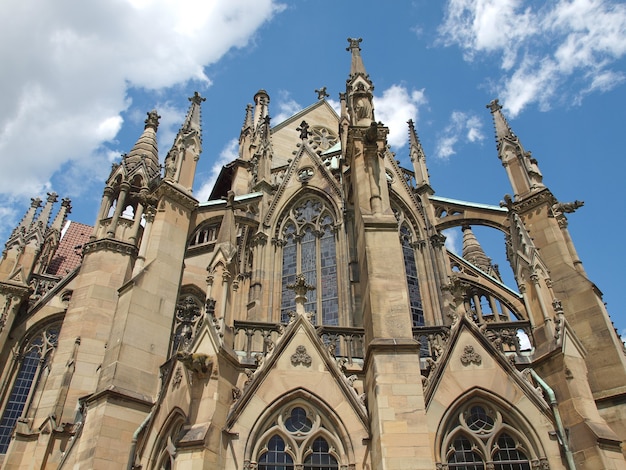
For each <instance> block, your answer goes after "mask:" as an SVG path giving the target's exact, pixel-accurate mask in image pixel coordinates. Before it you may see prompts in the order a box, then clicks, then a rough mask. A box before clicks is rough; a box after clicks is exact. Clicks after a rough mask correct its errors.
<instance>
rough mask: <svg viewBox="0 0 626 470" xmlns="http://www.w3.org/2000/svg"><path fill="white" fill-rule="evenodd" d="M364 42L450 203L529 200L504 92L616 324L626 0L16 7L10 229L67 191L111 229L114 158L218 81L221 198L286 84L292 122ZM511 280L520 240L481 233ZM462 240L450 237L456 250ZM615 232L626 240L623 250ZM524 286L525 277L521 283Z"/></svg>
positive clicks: (209, 137) (386, 112) (206, 110)
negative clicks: (106, 215)
mask: <svg viewBox="0 0 626 470" xmlns="http://www.w3.org/2000/svg"><path fill="white" fill-rule="evenodd" d="M347 37H362V38H363V42H362V44H361V46H362V55H363V58H364V61H365V66H366V68H367V71H368V73H369V74H370V76H371V78H372V80H373V81H374V84H375V86H376V89H375V95H376V97H375V106H376V118H377V120H381V121H383V122H384V123H385V124H386V125H388V126H389V127H390V129H391V134H390V143H391V144H392V147H393V150H394V151H395V152H396V153H397V157H398V158H399V159H400V160H401V162H402V163H403V164H404V165H405V166H410V165H409V164H408V160H407V144H406V141H407V128H406V124H405V123H406V121H407V120H408V119H409V118H412V119H413V120H414V121H415V122H416V128H417V131H418V133H419V136H420V138H421V141H422V144H423V146H424V149H425V151H426V154H427V158H428V165H429V169H430V174H431V183H432V185H433V187H434V189H435V191H436V194H437V195H438V196H443V197H451V198H457V199H463V200H468V201H474V202H480V203H486V204H495V205H497V204H498V203H499V201H500V200H502V198H503V195H504V194H506V193H510V192H511V188H510V185H509V183H508V181H507V178H506V174H505V171H504V169H503V168H502V166H501V165H500V162H499V160H498V158H497V154H496V150H495V144H494V132H493V127H492V122H491V115H490V113H489V111H488V110H487V109H486V108H485V105H486V104H487V103H488V102H489V101H490V100H491V99H493V98H496V97H498V98H499V99H500V102H501V103H502V104H503V105H504V110H505V113H506V115H507V117H508V119H509V123H510V124H511V127H512V128H513V130H514V132H515V133H516V134H517V135H518V136H519V138H520V139H521V142H522V143H523V145H524V146H525V148H526V149H527V150H531V151H532V152H533V156H534V157H535V158H537V160H538V162H539V166H540V168H541V170H542V172H543V174H544V182H545V183H546V184H547V185H548V187H549V188H550V189H551V190H552V192H553V193H554V194H555V195H556V197H557V198H558V199H559V200H561V201H564V202H568V201H573V200H575V199H578V200H583V201H585V206H584V207H583V208H581V209H579V210H578V211H577V212H576V213H574V214H571V215H569V221H570V225H569V227H570V231H571V234H572V237H573V239H574V243H575V245H576V248H577V249H578V252H579V255H580V258H581V259H582V261H583V263H584V266H585V268H586V270H587V273H588V275H589V277H590V278H591V279H592V280H593V281H594V282H595V283H596V284H597V285H598V287H599V288H600V290H602V291H603V293H604V299H605V301H606V302H607V304H608V308H609V312H610V313H611V315H612V319H613V321H614V322H615V324H616V327H617V328H618V329H619V330H620V331H621V332H622V333H626V313H624V312H622V311H621V310H620V309H619V305H620V299H619V292H620V291H621V289H622V288H623V281H624V274H623V270H622V266H624V265H626V255H625V252H624V249H623V247H622V246H621V245H620V243H621V242H620V243H617V242H619V241H620V240H623V238H622V237H623V235H620V233H621V234H623V233H624V232H625V231H626V217H625V214H624V212H625V209H624V207H626V206H625V203H626V196H625V194H624V184H623V182H622V179H623V173H624V170H626V164H625V163H624V160H625V157H626V151H625V150H624V145H623V144H622V138H623V136H624V135H625V132H624V130H625V129H624V128H625V126H626V124H625V123H626V110H625V105H626V58H625V56H626V5H625V4H624V3H622V2H616V1H608V0H604V1H603V0H552V1H545V2H538V1H523V0H499V1H497V0H448V1H445V2H444V1H441V2H433V1H432V0H415V1H412V2H410V1H393V2H379V1H369V0H366V1H361V2H347V1H336V0H333V1H330V0H292V1H282V2H280V1H273V0H255V1H246V0H213V1H208V0H199V1H192V0H179V1H176V2H174V1H165V0H155V1H150V0H116V1H104V0H103V1H94V2H74V1H70V0H54V1H49V2H43V3H42V2H38V1H36V0H5V1H3V2H2V6H0V60H1V62H0V63H1V64H2V67H1V71H0V86H1V87H2V90H3V93H2V95H0V162H1V164H2V171H1V172H0V239H2V240H5V239H6V237H7V235H8V233H9V232H10V230H11V229H12V228H13V227H14V226H15V224H16V223H17V222H18V221H19V219H20V218H21V216H22V215H23V214H24V212H25V210H26V208H27V207H28V204H29V201H30V198H31V197H36V196H39V197H45V193H46V192H47V191H56V192H58V193H59V194H60V195H61V196H62V197H70V198H71V199H72V201H73V211H72V214H71V216H70V217H71V218H72V219H73V220H77V221H79V222H83V223H87V224H93V222H94V217H95V213H96V211H97V207H98V204H99V201H100V197H101V194H102V189H103V183H104V181H105V179H106V177H107V176H108V172H109V170H110V167H111V163H112V162H115V161H117V160H119V155H120V154H121V153H122V152H127V151H129V150H130V148H131V147H132V145H133V143H134V141H135V139H136V138H137V137H138V135H139V133H140V132H141V130H142V129H143V120H144V119H145V113H146V111H149V110H150V109H152V108H155V107H156V108H157V109H158V111H159V114H160V115H161V116H162V119H161V125H160V128H159V139H160V142H159V145H160V149H161V154H162V155H163V154H164V153H165V152H166V151H167V150H168V149H169V147H170V145H171V143H172V139H173V137H174V135H175V133H176V131H177V130H178V127H179V126H180V124H181V122H182V119H183V117H184V114H185V111H186V108H187V104H188V102H187V99H186V98H187V97H188V96H191V95H192V94H193V91H194V90H198V91H199V92H200V93H201V94H202V95H203V96H205V97H206V98H207V101H206V102H205V103H204V105H203V125H204V150H203V154H202V157H201V160H200V162H199V165H198V172H197V175H196V185H195V189H194V191H195V192H196V195H197V196H198V197H199V198H200V199H203V198H206V197H207V195H208V191H209V188H210V186H211V181H212V180H213V178H214V177H215V174H216V171H217V170H218V169H219V167H220V166H221V165H222V164H223V163H225V162H226V161H228V160H230V159H231V158H232V156H233V139H236V138H238V134H239V130H240V127H241V124H242V122H243V118H244V110H245V106H246V104H247V103H249V102H250V101H252V97H253V96H254V94H255V93H256V91H257V90H258V89H260V88H264V89H266V90H267V91H268V93H269V95H270V98H271V103H270V113H271V115H272V117H273V119H272V123H273V124H277V123H278V122H280V119H281V118H284V117H286V116H288V115H289V114H291V113H294V112H296V111H298V110H300V109H302V108H303V107H306V106H308V105H310V104H312V103H313V102H315V100H316V98H317V95H316V93H315V92H314V90H315V89H316V88H320V87H321V86H326V87H327V90H328V93H329V94H330V100H334V101H337V100H338V94H339V93H340V92H342V91H344V88H345V79H346V78H347V75H348V71H349V65H350V56H349V53H348V52H346V51H345V47H346V46H347V41H346V38H347ZM476 233H477V236H478V237H479V240H480V241H481V242H482V243H483V245H484V247H485V249H486V251H487V254H488V255H489V256H491V257H492V258H493V259H494V262H497V263H498V264H499V265H500V266H501V269H502V270H503V271H505V270H506V269H505V268H506V266H507V262H506V258H505V257H504V248H503V246H504V244H503V237H502V235H501V234H499V233H491V231H490V230H488V229H484V230H482V229H477V230H476ZM459 238H460V237H458V236H457V237H456V240H455V235H454V234H450V236H449V242H450V243H451V246H454V245H455V244H456V246H457V248H458V243H459V241H460V240H459ZM613 241H615V242H616V243H617V244H613ZM509 279H510V278H509Z"/></svg>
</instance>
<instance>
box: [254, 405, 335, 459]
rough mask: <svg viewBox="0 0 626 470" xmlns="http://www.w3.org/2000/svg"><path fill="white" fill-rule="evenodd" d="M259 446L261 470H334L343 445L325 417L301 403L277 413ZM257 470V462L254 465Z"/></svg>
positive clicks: (258, 456) (257, 453) (258, 454)
mask: <svg viewBox="0 0 626 470" xmlns="http://www.w3.org/2000/svg"><path fill="white" fill-rule="evenodd" d="M269 422H270V425H269V426H268V428H267V429H266V430H265V432H263V433H262V435H261V438H260V442H259V443H258V444H257V446H256V448H257V451H256V455H257V459H256V461H257V468H258V469H259V470H278V469H281V470H287V469H293V468H304V470H333V469H338V468H339V462H341V460H342V457H341V450H340V449H341V444H340V441H339V440H338V439H337V438H336V436H335V435H334V434H333V432H332V429H331V427H330V426H329V425H328V423H327V422H326V420H325V419H324V418H323V416H322V414H321V413H319V412H318V410H316V409H315V408H313V407H312V406H310V405H309V404H308V403H305V402H304V401H301V400H298V401H296V402H295V403H293V404H292V405H291V406H289V407H286V408H284V409H282V410H281V411H279V412H278V413H276V414H275V415H274V417H273V418H272V419H271V420H270V421H269ZM251 463H252V464H253V465H251V467H254V460H253V462H251Z"/></svg>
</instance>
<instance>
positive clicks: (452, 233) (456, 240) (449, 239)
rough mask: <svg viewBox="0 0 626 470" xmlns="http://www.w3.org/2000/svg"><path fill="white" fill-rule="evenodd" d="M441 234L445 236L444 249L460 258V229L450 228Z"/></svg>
mask: <svg viewBox="0 0 626 470" xmlns="http://www.w3.org/2000/svg"><path fill="white" fill-rule="evenodd" d="M441 233H443V234H444V235H445V236H446V241H445V247H446V248H447V249H448V250H450V251H451V252H452V253H454V254H455V255H457V256H461V251H462V250H461V240H462V239H463V237H462V235H461V229H460V228H458V227H456V228H450V229H447V230H443V231H442V232H441Z"/></svg>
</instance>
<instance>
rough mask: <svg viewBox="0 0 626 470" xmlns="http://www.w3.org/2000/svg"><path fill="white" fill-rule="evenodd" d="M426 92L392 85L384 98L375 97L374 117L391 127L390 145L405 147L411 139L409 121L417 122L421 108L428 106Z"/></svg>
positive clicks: (384, 94)
mask: <svg viewBox="0 0 626 470" xmlns="http://www.w3.org/2000/svg"><path fill="white" fill-rule="evenodd" d="M426 102H427V100H426V96H425V95H424V90H423V89H422V90H412V91H410V92H409V90H407V89H406V87H404V86H402V85H392V86H391V87H389V88H387V89H386V90H385V91H383V94H382V96H375V97H374V108H375V109H374V115H375V117H376V120H377V121H381V122H382V123H383V124H385V125H386V126H387V127H389V136H388V138H387V140H388V142H389V144H390V145H392V146H394V147H396V148H400V147H403V146H404V145H405V144H406V143H407V141H408V138H409V134H408V127H407V124H406V123H407V121H408V120H409V119H413V121H415V122H417V118H418V113H419V107H420V106H422V105H424V104H426Z"/></svg>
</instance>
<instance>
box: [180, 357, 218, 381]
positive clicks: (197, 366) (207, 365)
mask: <svg viewBox="0 0 626 470" xmlns="http://www.w3.org/2000/svg"><path fill="white" fill-rule="evenodd" d="M176 358H177V359H178V360H179V361H180V362H181V363H182V364H183V365H184V366H185V367H186V368H187V369H188V370H190V371H191V372H194V373H196V374H198V375H200V376H202V377H208V376H209V375H211V371H212V370H213V358H212V357H211V356H209V355H207V354H202V353H188V352H184V351H179V352H178V353H177V354H176Z"/></svg>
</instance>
